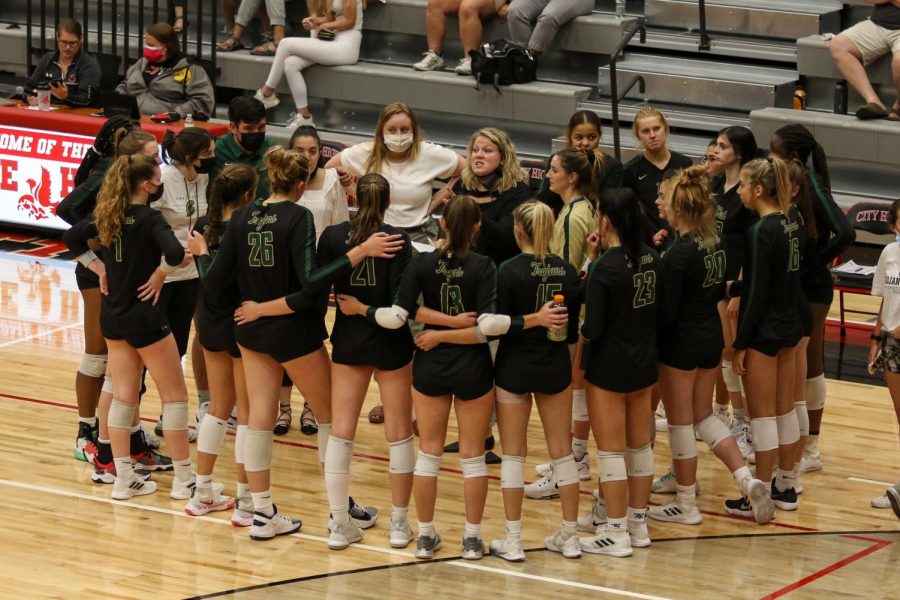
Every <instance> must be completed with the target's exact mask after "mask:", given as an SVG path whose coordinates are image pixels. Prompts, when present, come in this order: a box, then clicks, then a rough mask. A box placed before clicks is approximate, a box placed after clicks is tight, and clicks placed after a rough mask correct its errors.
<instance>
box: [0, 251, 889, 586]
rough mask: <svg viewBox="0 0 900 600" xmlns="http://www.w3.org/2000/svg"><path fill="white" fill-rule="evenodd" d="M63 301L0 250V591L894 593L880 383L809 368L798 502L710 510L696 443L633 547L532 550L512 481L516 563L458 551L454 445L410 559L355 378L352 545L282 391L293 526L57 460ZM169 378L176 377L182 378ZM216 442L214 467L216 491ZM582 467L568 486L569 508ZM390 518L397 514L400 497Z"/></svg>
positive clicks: (25, 262)
mask: <svg viewBox="0 0 900 600" xmlns="http://www.w3.org/2000/svg"><path fill="white" fill-rule="evenodd" d="M851 302H853V301H852V300H851ZM332 310H333V309H332ZM80 319H81V308H80V295H79V293H78V291H77V289H76V287H75V282H74V275H73V273H72V265H71V264H69V263H62V262H58V261H52V260H50V261H46V260H45V261H41V262H36V260H35V259H34V258H27V257H22V256H15V255H12V254H6V253H4V254H0V365H2V367H0V370H2V371H0V408H2V415H3V417H2V421H0V494H2V497H3V506H5V507H6V510H5V511H4V512H3V515H4V522H3V530H4V533H3V535H2V536H0V597H3V598H48V597H58V598H70V597H110V598H142V597H149V596H153V597H158V598H187V597H198V598H209V597H218V596H227V595H234V596H237V597H240V598H245V597H246V598H256V597H259V598H262V597H267V598H280V597H296V596H298V595H299V594H301V593H302V594H308V596H307V597H313V598H323V597H329V598H345V597H348V598H388V597H431V598H451V597H456V598H460V597H491V596H504V597H520V596H523V597H524V596H530V597H535V598H540V597H554V598H559V599H563V598H576V597H591V598H623V597H624V598H645V599H649V598H762V597H765V598H777V597H781V596H786V595H788V596H790V597H793V598H857V597H859V598H888V597H891V598H896V597H897V593H898V592H897V590H898V589H900V521H898V520H897V519H896V518H895V516H894V515H893V513H892V511H890V510H876V509H873V508H870V507H869V500H870V498H871V497H872V496H875V495H877V494H880V493H881V491H882V489H883V488H884V487H885V486H886V485H887V484H888V483H892V482H894V481H896V480H897V478H898V474H900V452H898V446H897V422H896V419H895V417H894V413H893V410H892V407H891V402H890V399H889V397H888V394H887V390H886V388H884V387H883V386H877V385H861V384H854V383H844V382H833V381H830V382H829V388H828V389H829V404H828V410H827V411H826V413H825V415H826V416H825V423H824V427H823V437H822V441H821V443H820V446H821V449H822V455H823V457H824V460H825V470H824V471H821V472H818V473H813V474H810V475H808V476H806V477H804V485H805V488H806V491H805V493H804V494H803V495H802V496H801V505H800V509H799V511H797V512H794V513H786V512H779V513H778V514H777V518H776V521H775V522H774V523H772V524H770V525H767V526H763V527H760V526H757V525H756V524H755V523H752V522H749V521H748V520H745V519H742V518H737V517H733V516H729V515H726V514H724V511H723V507H722V501H723V500H724V499H726V498H728V497H732V496H733V495H734V489H733V484H732V481H731V478H730V476H729V474H728V473H727V472H726V470H725V469H724V467H722V466H721V465H720V464H719V463H718V461H716V460H715V459H714V457H712V456H711V454H710V453H709V452H708V451H706V450H700V456H701V462H700V465H701V468H700V479H699V481H700V484H701V486H702V495H701V496H699V498H698V502H699V505H700V508H701V510H702V511H703V512H704V515H705V520H704V522H703V524H702V525H699V526H683V525H662V524H657V523H655V522H652V521H651V523H650V533H651V537H652V538H653V545H652V547H650V548H649V549H637V550H635V553H634V556H633V557H631V558H628V559H615V558H605V557H598V556H592V555H584V556H583V557H582V558H581V559H580V560H566V559H564V558H562V557H561V556H559V555H556V554H553V553H550V552H548V551H545V550H544V549H543V547H542V540H543V536H545V535H548V534H550V533H551V531H552V530H553V529H555V528H556V527H557V526H558V521H559V508H558V504H557V503H556V501H552V500H550V501H536V500H528V499H526V500H525V513H524V524H525V532H524V544H525V546H526V548H529V549H530V551H529V553H528V558H527V560H526V561H525V562H524V563H520V564H510V563H506V562H504V561H502V560H500V559H497V558H491V557H486V558H485V559H483V560H481V561H476V562H470V561H464V560H461V559H460V558H459V552H460V549H459V547H458V545H459V539H460V536H461V533H462V532H461V526H462V524H463V517H462V514H463V511H462V499H461V490H462V482H461V475H460V471H459V464H458V459H457V458H456V457H455V456H454V455H448V456H447V457H446V459H445V461H444V469H443V473H442V475H441V478H440V483H439V485H440V490H441V496H440V499H439V501H438V506H437V518H436V524H437V526H438V530H439V532H440V533H441V534H442V536H443V537H444V540H445V545H444V548H443V549H442V550H441V551H439V552H438V553H437V555H436V559H435V560H433V561H428V562H423V561H417V560H416V559H415V558H413V555H412V549H413V547H412V546H410V547H409V548H407V549H404V550H393V549H391V548H390V547H389V545H388V537H387V532H386V525H387V520H388V518H389V517H388V514H389V508H390V495H389V491H388V488H387V458H386V457H387V446H386V443H385V441H384V438H383V432H382V428H381V427H380V426H376V425H370V424H369V423H368V422H367V421H366V420H365V414H366V413H367V412H368V409H369V408H370V407H371V406H372V405H373V404H374V402H375V398H376V395H377V387H376V386H375V385H374V384H373V385H372V386H371V388H370V394H369V398H368V399H367V402H366V406H365V407H364V409H363V416H362V417H361V425H360V429H359V434H358V437H357V440H356V447H355V452H356V460H355V461H354V467H353V484H352V487H351V491H352V494H353V495H354V496H355V497H356V498H358V499H359V500H360V501H361V502H365V503H366V504H372V505H375V506H378V507H379V508H381V509H382V514H383V517H382V519H383V520H381V521H380V522H379V524H378V525H377V526H376V527H375V528H373V529H370V530H368V531H367V532H366V533H365V539H364V541H363V543H362V544H359V545H354V546H352V547H351V548H349V549H347V550H344V551H341V552H334V551H330V550H328V549H327V547H326V544H325V542H326V536H327V533H326V531H325V524H326V519H327V516H328V509H327V501H326V498H325V490H324V485H323V480H322V476H321V474H320V472H319V467H318V464H317V458H316V450H315V439H314V437H313V438H309V437H306V436H303V435H301V434H300V433H299V432H298V431H297V429H296V426H297V425H298V422H297V417H298V416H299V406H300V401H299V400H298V398H297V397H296V396H297V395H295V400H294V403H295V407H297V408H296V409H295V412H294V414H295V423H294V426H295V428H294V429H293V430H292V431H291V432H290V433H289V434H288V435H286V436H284V437H282V438H277V439H276V448H275V452H274V465H273V467H274V478H273V479H274V490H273V491H274V496H275V500H276V502H277V503H278V505H279V507H280V509H281V510H282V511H283V512H285V513H286V514H288V515H291V516H295V517H300V518H302V519H303V523H304V525H303V529H302V530H301V533H299V534H297V535H294V536H290V537H286V538H279V539H276V540H273V541H270V542H267V543H259V542H251V541H250V540H249V538H248V537H247V532H246V531H244V530H240V529H237V528H234V527H232V526H231V525H230V524H229V522H228V520H227V519H228V517H229V515H230V513H214V514H213V515H211V516H209V517H202V518H192V517H188V516H186V515H185V514H184V512H183V505H184V503H183V502H177V501H172V500H170V499H169V497H168V494H167V492H168V490H169V481H170V479H171V477H172V475H171V474H162V475H154V479H155V480H157V481H159V482H160V484H161V485H160V490H159V492H157V493H156V494H154V495H151V496H147V497H142V498H136V499H133V500H132V501H128V502H116V501H113V500H111V499H110V497H109V494H110V488H109V487H108V486H100V485H93V484H91V481H90V467H89V466H88V465H87V464H85V463H82V462H77V461H75V460H74V459H73V458H72V442H73V437H74V433H75V429H76V425H75V423H76V413H75V398H74V394H73V383H74V376H75V370H76V367H77V364H78V360H79V358H80V355H81V352H82V338H81V329H80ZM188 373H190V369H188ZM188 378H189V380H190V379H191V377H190V375H189V377H188ZM188 387H189V389H191V391H192V395H193V381H189V382H188ZM194 402H195V400H193V399H192V410H193V406H194V404H193V403H194ZM158 408H159V406H158V399H157V397H156V396H155V393H154V391H153V389H152V387H151V391H150V393H148V395H147V396H146V400H145V404H144V410H143V415H144V416H145V417H146V421H147V424H148V428H149V429H152V423H153V422H154V421H155V416H156V415H157V414H158V412H159V411H158ZM454 435H455V430H452V429H451V432H450V434H449V437H450V439H453V436H454ZM529 439H530V441H531V452H532V455H531V456H530V457H529V459H528V471H527V478H528V479H529V480H530V479H531V478H533V477H534V475H533V470H532V467H533V466H534V465H535V464H536V463H538V462H543V461H545V460H547V454H546V450H545V448H544V444H543V441H542V439H543V438H542V436H541V431H540V426H539V423H538V422H537V419H536V418H535V420H534V421H533V423H532V431H531V432H530V438H529ZM232 440H233V437H231V436H229V438H228V441H226V444H225V446H224V448H223V452H222V455H221V457H220V459H219V464H218V465H217V469H216V479H217V480H219V481H222V482H223V483H225V484H226V490H227V491H229V492H230V493H232V494H233V492H234V477H233V475H232V470H233V466H234V461H233V446H232ZM655 454H656V461H657V472H658V473H659V472H662V470H663V469H664V465H666V464H667V462H668V460H669V449H668V445H667V440H666V436H665V434H662V435H661V436H660V438H659V443H658V444H657V446H656V450H655ZM490 472H491V476H492V479H493V481H492V484H491V488H490V493H489V496H488V508H487V511H486V516H485V521H484V539H485V541H486V542H487V541H489V540H491V539H493V538H496V537H499V536H501V535H502V533H503V529H504V519H503V512H502V504H501V499H500V490H499V482H498V480H499V466H493V467H490ZM592 485H596V483H595V482H594V483H583V484H582V494H583V499H582V503H581V508H582V510H584V509H587V508H588V506H589V505H590V495H589V494H590V489H591V486H592ZM653 500H654V501H655V502H665V501H667V497H664V496H655V497H654V499H653ZM410 517H411V519H410V520H411V522H412V524H413V526H415V512H414V510H411V514H410Z"/></svg>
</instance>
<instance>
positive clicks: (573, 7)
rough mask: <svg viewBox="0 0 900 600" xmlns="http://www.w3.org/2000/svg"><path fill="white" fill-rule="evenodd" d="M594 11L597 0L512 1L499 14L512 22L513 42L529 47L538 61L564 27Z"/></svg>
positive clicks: (509, 23) (510, 26)
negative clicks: (595, 0)
mask: <svg viewBox="0 0 900 600" xmlns="http://www.w3.org/2000/svg"><path fill="white" fill-rule="evenodd" d="M593 8H594V0H512V2H510V3H509V4H508V5H504V6H501V7H500V11H499V13H498V15H499V16H500V18H501V19H503V18H505V19H507V21H508V25H509V39H510V40H512V41H513V42H515V43H516V44H519V45H520V46H526V47H527V48H528V53H529V54H531V55H532V56H533V57H535V58H538V57H539V56H540V55H541V54H543V53H544V51H545V50H547V47H548V46H550V43H551V42H552V41H553V38H555V37H556V33H557V32H558V31H559V28H560V27H562V26H563V25H565V24H566V23H568V22H569V21H571V20H572V19H574V18H575V17H582V16H584V15H589V14H591V11H592V10H593ZM532 24H534V27H533V30H532Z"/></svg>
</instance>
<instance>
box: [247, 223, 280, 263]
mask: <svg viewBox="0 0 900 600" xmlns="http://www.w3.org/2000/svg"><path fill="white" fill-rule="evenodd" d="M273 237H274V236H273V235H272V232H271V231H251V232H250V233H248V234H247V243H248V244H250V257H249V259H248V261H249V263H250V266H251V267H271V266H273V265H274V264H275V249H274V248H273V247H272V239H273Z"/></svg>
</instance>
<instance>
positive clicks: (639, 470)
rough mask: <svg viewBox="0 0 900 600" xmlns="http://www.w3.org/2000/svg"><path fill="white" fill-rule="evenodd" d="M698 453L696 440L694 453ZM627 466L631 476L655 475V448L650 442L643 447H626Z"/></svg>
mask: <svg viewBox="0 0 900 600" xmlns="http://www.w3.org/2000/svg"><path fill="white" fill-rule="evenodd" d="M693 435H694V434H693V431H692V432H691V437H693ZM696 453H697V442H696V441H695V442H694V454H695V455H696ZM625 468H626V470H627V473H628V476H629V477H653V449H652V448H651V447H650V444H647V445H646V446H644V447H643V448H626V450H625Z"/></svg>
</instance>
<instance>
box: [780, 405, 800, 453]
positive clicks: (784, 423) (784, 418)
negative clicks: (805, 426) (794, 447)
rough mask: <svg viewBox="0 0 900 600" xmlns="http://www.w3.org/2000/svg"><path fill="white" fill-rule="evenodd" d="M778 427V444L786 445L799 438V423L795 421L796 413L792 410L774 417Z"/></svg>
mask: <svg viewBox="0 0 900 600" xmlns="http://www.w3.org/2000/svg"><path fill="white" fill-rule="evenodd" d="M775 423H776V427H777V428H778V444H779V445H781V446H788V445H790V444H794V443H796V442H797V441H798V440H799V439H800V424H799V423H798V422H797V413H796V412H794V411H793V410H792V411H790V412H789V413H787V414H784V415H779V416H777V417H775Z"/></svg>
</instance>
